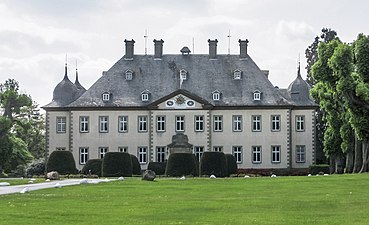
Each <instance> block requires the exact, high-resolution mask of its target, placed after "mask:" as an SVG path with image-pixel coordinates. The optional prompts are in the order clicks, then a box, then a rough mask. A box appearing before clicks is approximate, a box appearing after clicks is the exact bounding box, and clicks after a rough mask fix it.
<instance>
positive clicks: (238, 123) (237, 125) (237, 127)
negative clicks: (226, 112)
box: [233, 116, 242, 132]
mask: <svg viewBox="0 0 369 225" xmlns="http://www.w3.org/2000/svg"><path fill="white" fill-rule="evenodd" d="M233 131H235V132H240V131H242V116H233Z"/></svg>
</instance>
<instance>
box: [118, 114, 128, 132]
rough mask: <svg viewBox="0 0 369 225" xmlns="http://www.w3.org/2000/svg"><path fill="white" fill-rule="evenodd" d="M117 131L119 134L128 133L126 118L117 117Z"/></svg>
mask: <svg viewBox="0 0 369 225" xmlns="http://www.w3.org/2000/svg"><path fill="white" fill-rule="evenodd" d="M118 131H119V132H128V116H119V117H118Z"/></svg>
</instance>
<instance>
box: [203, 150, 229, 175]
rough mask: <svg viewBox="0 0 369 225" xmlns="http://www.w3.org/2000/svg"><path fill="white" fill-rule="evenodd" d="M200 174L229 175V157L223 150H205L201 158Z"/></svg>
mask: <svg viewBox="0 0 369 225" xmlns="http://www.w3.org/2000/svg"><path fill="white" fill-rule="evenodd" d="M200 175H201V176H202V175H209V176H210V175H215V176H216V177H226V176H228V166H227V159H226V157H225V155H224V153H223V152H204V153H203V154H202V156H201V159H200Z"/></svg>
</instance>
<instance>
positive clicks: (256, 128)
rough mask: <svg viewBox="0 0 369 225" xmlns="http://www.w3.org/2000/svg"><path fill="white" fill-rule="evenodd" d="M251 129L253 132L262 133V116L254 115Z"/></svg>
mask: <svg viewBox="0 0 369 225" xmlns="http://www.w3.org/2000/svg"><path fill="white" fill-rule="evenodd" d="M251 118H252V121H251V125H252V127H251V129H252V131H253V132H261V115H252V117H251Z"/></svg>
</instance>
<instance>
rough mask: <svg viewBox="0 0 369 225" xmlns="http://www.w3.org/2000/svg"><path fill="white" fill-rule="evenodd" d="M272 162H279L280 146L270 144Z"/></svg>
mask: <svg viewBox="0 0 369 225" xmlns="http://www.w3.org/2000/svg"><path fill="white" fill-rule="evenodd" d="M271 149H272V157H271V161H272V163H280V162H281V146H279V145H272V147H271Z"/></svg>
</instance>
